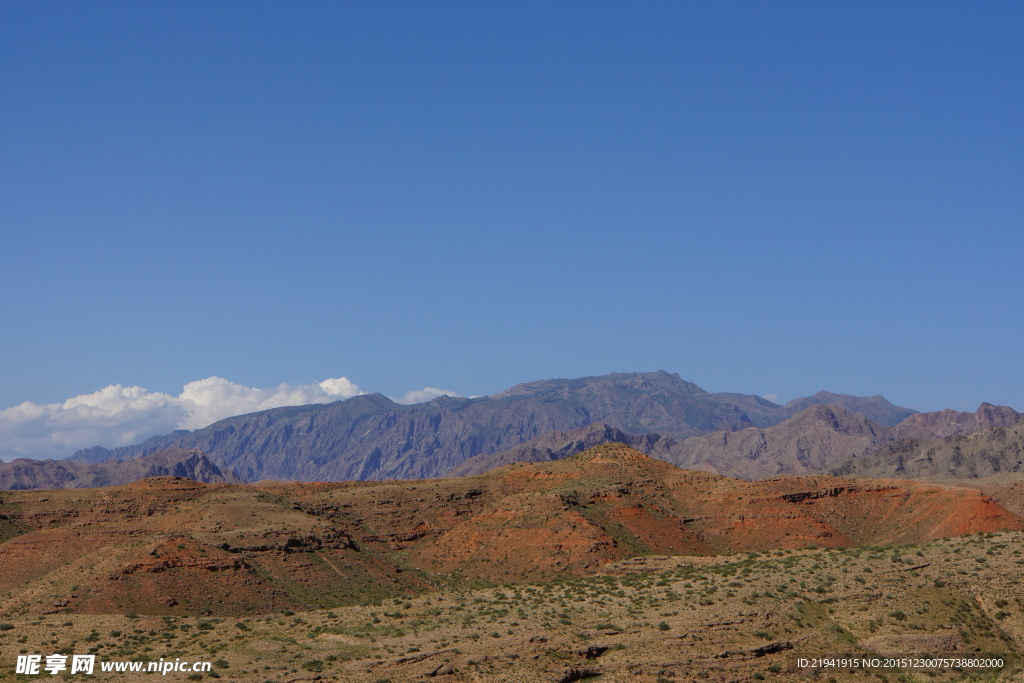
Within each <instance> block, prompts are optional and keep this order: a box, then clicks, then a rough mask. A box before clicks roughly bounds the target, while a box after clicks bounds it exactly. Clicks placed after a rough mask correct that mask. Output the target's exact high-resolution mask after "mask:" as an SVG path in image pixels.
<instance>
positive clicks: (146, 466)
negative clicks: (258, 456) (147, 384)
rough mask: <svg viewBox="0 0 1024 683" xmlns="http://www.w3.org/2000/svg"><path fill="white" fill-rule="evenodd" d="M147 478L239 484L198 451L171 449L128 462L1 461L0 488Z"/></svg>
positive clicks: (56, 486) (87, 485)
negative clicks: (171, 478) (180, 478)
mask: <svg viewBox="0 0 1024 683" xmlns="http://www.w3.org/2000/svg"><path fill="white" fill-rule="evenodd" d="M147 477H187V478H188V479H194V480H195V481H200V482H206V483H216V482H228V483H240V482H241V480H240V479H239V478H238V477H236V476H235V474H234V473H233V472H231V471H230V470H226V469H222V468H220V467H218V466H217V465H216V464H214V463H213V462H212V461H211V460H210V459H209V458H208V457H207V456H206V455H205V454H203V453H201V452H200V451H197V450H188V449H184V448H172V449H169V450H165V451H158V452H156V453H151V454H149V455H147V456H144V457H141V458H136V459H135V460H130V461H128V462H120V461H119V460H107V461H104V462H101V463H95V464H89V463H84V462H77V461H74V460H29V459H27V458H19V459H18V460H14V461H12V462H0V489H14V490H19V489H77V488H91V487H97V486H116V485H119V484H130V483H132V482H135V481H139V480H140V479H146V478H147Z"/></svg>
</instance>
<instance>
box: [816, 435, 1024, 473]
mask: <svg viewBox="0 0 1024 683" xmlns="http://www.w3.org/2000/svg"><path fill="white" fill-rule="evenodd" d="M829 471H830V473H832V474H837V475H842V476H846V475H857V476H862V477H907V478H911V479H946V480H949V479H955V480H964V479H980V478H983V477H991V476H993V475H998V474H1012V473H1022V472H1024V421H1019V422H1017V423H1016V424H1013V425H1010V426H1003V425H997V426H995V427H987V428H984V429H980V430H978V431H975V432H972V433H969V434H966V435H963V434H958V435H954V436H947V437H945V438H942V439H916V438H915V439H903V440H901V441H897V442H896V443H893V444H889V445H886V446H884V447H882V448H881V449H879V450H877V451H876V452H874V453H871V454H870V455H867V456H865V457H862V458H855V459H850V460H847V461H845V462H842V463H839V464H838V465H836V466H834V467H832V468H830V470H829Z"/></svg>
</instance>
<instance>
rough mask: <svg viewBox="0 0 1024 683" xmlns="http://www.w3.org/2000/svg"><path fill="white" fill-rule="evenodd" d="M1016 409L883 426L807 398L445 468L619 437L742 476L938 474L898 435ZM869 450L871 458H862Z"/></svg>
mask: <svg viewBox="0 0 1024 683" xmlns="http://www.w3.org/2000/svg"><path fill="white" fill-rule="evenodd" d="M1017 415H1018V414H1017V412H1016V411H1014V410H1013V409H1011V408H1007V407H1005V406H992V405H989V404H987V403H984V404H982V405H981V407H980V408H978V410H977V411H976V412H974V413H963V412H956V411H952V410H945V411H941V412H936V413H921V414H914V415H912V416H910V417H909V418H907V419H906V420H904V421H903V422H901V423H900V424H898V425H896V426H895V427H891V428H890V427H884V426H882V425H879V424H876V423H874V422H872V421H871V420H868V419H867V418H865V417H864V416H863V415H861V414H859V413H854V412H852V411H850V410H848V409H846V408H843V407H842V406H838V405H812V406H811V407H809V408H807V409H805V410H803V411H801V412H800V413H797V414H796V415H794V416H792V417H790V418H789V419H787V420H785V421H783V422H782V423H780V424H777V425H774V426H771V427H766V428H756V427H752V428H747V429H741V430H736V431H716V432H711V433H709V434H704V435H701V436H696V437H690V438H688V439H683V440H677V439H673V438H672V437H667V436H661V435H657V434H642V435H641V434H630V433H628V432H623V431H621V430H618V429H615V428H614V427H610V426H609V425H605V424H603V423H598V424H594V425H590V426H588V427H586V428H583V429H579V430H571V431H568V432H552V433H550V434H547V435H544V436H542V437H539V438H537V439H533V440H531V441H528V442H526V443H525V444H521V445H519V446H515V447H513V448H511V449H508V450H505V451H501V452H498V453H493V454H484V455H479V456H476V457H474V458H471V459H469V460H467V461H466V462H465V463H463V464H462V465H461V466H459V467H458V468H455V469H453V470H452V471H451V475H452V476H464V475H466V474H475V473H480V472H485V471H487V470H488V469H491V468H494V467H499V466H501V465H506V464H509V463H512V462H544V461H548V460H556V459H558V458H562V457H566V456H569V455H573V454H575V453H579V452H580V451H582V450H584V449H585V448H589V447H591V446H594V445H596V444H598V443H608V442H619V443H624V444H628V445H630V446H632V447H634V448H636V449H638V450H640V451H643V452H644V453H646V454H648V455H650V456H651V457H654V458H658V459H661V460H666V461H668V462H671V463H673V464H675V465H678V466H679V467H684V468H688V469H699V470H704V471H708V472H715V473H718V474H724V475H728V476H734V477H740V478H743V479H767V478H770V477H775V476H781V475H799V474H812V473H820V472H826V471H828V472H832V473H835V474H860V473H863V474H865V475H866V476H876V477H906V478H916V477H935V476H938V475H934V474H928V473H926V472H925V470H924V469H921V468H919V467H918V468H910V469H908V468H907V467H906V466H905V465H904V464H902V463H903V460H905V459H906V454H907V453H910V452H916V451H915V449H918V448H919V447H920V446H921V441H920V440H913V439H906V438H905V437H904V435H905V434H927V433H929V430H934V432H935V433H936V434H937V435H939V436H941V435H944V434H948V433H954V434H967V433H970V432H971V431H974V430H978V429H982V428H984V427H986V426H990V425H993V424H994V425H1003V424H1005V423H1007V422H1010V421H1011V420H1013V418H1014V417H1016V416H1017ZM1010 424H1013V423H1012V422H1010ZM993 433H994V434H998V433H999V432H993ZM980 438H981V440H984V439H985V438H988V437H980ZM928 448H932V447H931V446H928ZM990 450H991V449H990ZM1000 452H1001V453H1002V455H1000V456H998V457H999V458H1003V460H1005V462H1003V463H1002V464H993V465H989V466H977V467H973V466H972V467H966V466H964V467H960V468H959V469H955V468H954V469H950V468H949V467H947V468H946V469H945V470H943V471H944V472H946V474H945V475H943V476H944V477H945V478H973V477H977V476H987V475H988V474H992V473H993V472H1006V471H1011V469H1010V468H1012V467H1013V466H1014V465H1013V462H1011V460H1012V459H1013V453H1014V451H1013V449H1012V447H1007V448H1006V449H1004V451H1000ZM871 454H874V455H875V456H876V457H875V458H873V459H871V458H866V457H865V456H868V455H871ZM980 457H981V458H982V459H985V458H988V460H991V459H992V458H993V457H996V456H993V455H992V453H989V452H988V451H985V453H983V454H981V456H980ZM900 458H903V460H900ZM997 459H998V458H997ZM957 473H959V474H957ZM954 475H956V476H954Z"/></svg>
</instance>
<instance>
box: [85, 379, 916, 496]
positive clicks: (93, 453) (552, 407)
mask: <svg viewBox="0 0 1024 683" xmlns="http://www.w3.org/2000/svg"><path fill="white" fill-rule="evenodd" d="M834 396H838V397H839V398H838V400H840V401H841V402H842V401H847V402H858V401H862V399H860V398H858V397H852V396H846V397H844V396H841V395H834ZM741 397H742V395H735V394H712V393H709V392H707V391H705V390H703V389H701V388H700V387H698V386H697V385H695V384H692V383H690V382H686V381H684V380H682V379H680V378H679V376H678V375H676V374H669V373H667V372H663V371H658V372H649V373H614V374H610V375H602V376H598V377H584V378H579V379H557V380H542V381H538V382H530V383H527V384H520V385H517V386H515V387H512V388H510V389H508V390H506V391H503V392H501V393H499V394H495V395H494V396H488V397H483V398H475V399H468V398H452V397H447V396H442V397H439V398H436V399H434V400H432V401H429V402H427V403H422V404H417V405H399V404H396V403H394V402H392V401H391V400H389V399H388V398H386V397H384V396H381V395H379V394H374V395H364V396H357V397H355V398H352V399H348V400H346V401H340V402H337V403H332V404H326V405H311V406H295V407H289V408H276V409H272V410H266V411H262V412H259V413H252V414H250V415H240V416H237V417H232V418H228V419H226V420H221V421H220V422H217V423H215V424H213V425H210V426H209V427H206V428H204V429H199V430H196V431H193V432H174V433H172V434H168V435H166V436H161V437H154V438H152V439H149V440H147V441H145V442H143V443H141V444H137V445H135V446H129V447H125V448H118V449H112V450H110V449H105V448H93V449H87V450H85V451H79V452H78V453H76V454H75V455H74V456H72V457H74V458H76V459H80V460H83V461H86V462H98V461H101V460H106V459H109V458H111V457H116V458H118V459H122V460H128V459H131V458H135V457H139V456H140V455H146V454H148V453H152V452H155V451H158V450H163V449H167V448H194V449H198V450H202V451H203V452H205V453H207V454H208V455H209V456H210V457H211V459H212V460H214V461H215V462H217V463H218V464H220V465H222V466H224V467H228V468H230V469H232V470H233V471H234V472H235V473H237V474H238V475H239V476H240V477H242V478H243V479H245V480H247V481H256V480H260V479H282V480H306V481H314V480H321V481H339V480H366V479H386V478H400V479H412V478H427V477H436V476H440V475H441V474H443V473H445V472H448V471H450V470H451V469H452V468H454V467H456V466H458V465H460V464H461V463H462V462H464V461H466V460H468V459H469V458H471V457H473V456H476V455H479V454H486V453H495V452H498V451H502V450H505V449H508V448H511V447H513V446H516V445H518V444H520V443H523V442H525V441H528V440H529V439H532V438H536V437H538V436H541V435H543V434H546V433H548V432H551V431H554V430H571V429H577V428H580V427H584V426H586V425H588V424H590V423H592V422H595V421H604V422H607V423H608V424H611V425H614V426H615V427H617V428H619V429H623V430H625V431H632V432H637V433H645V432H654V433H658V434H661V435H665V436H668V437H672V438H676V439H683V438H686V437H689V436H695V435H699V434H704V433H707V432H709V431H716V430H719V431H734V430H737V429H742V428H745V427H751V426H753V425H754V424H755V423H754V422H753V421H752V420H751V418H750V417H749V415H748V412H747V410H748V409H749V410H754V409H755V408H756V410H755V412H756V413H757V420H758V421H764V420H765V419H775V418H772V417H770V416H769V417H766V415H768V413H770V412H771V411H773V410H776V409H778V410H782V411H783V413H784V409H785V406H776V405H775V404H773V403H771V402H770V401H766V400H765V399H762V398H759V397H751V396H747V397H745V398H743V399H742V400H741ZM883 400H884V399H883ZM876 403H877V402H876ZM885 405H888V406H891V408H892V409H893V410H897V411H907V410H908V409H904V408H898V407H897V406H892V405H891V404H888V402H885ZM766 411H767V412H766ZM910 412H912V411H910ZM783 413H778V415H782V414H783ZM772 414H774V413H772Z"/></svg>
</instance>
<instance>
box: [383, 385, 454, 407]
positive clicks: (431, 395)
mask: <svg viewBox="0 0 1024 683" xmlns="http://www.w3.org/2000/svg"><path fill="white" fill-rule="evenodd" d="M438 396H462V394H460V393H457V392H454V391H448V390H447V389H438V388H437V387H423V388H422V389H416V390H415V391H410V392H408V393H406V395H405V396H403V397H402V398H392V399H391V400H392V401H394V402H395V403H404V404H406V405H409V404H411V403H426V402H427V401H430V400H432V399H435V398H437V397H438Z"/></svg>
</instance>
